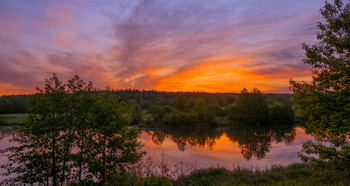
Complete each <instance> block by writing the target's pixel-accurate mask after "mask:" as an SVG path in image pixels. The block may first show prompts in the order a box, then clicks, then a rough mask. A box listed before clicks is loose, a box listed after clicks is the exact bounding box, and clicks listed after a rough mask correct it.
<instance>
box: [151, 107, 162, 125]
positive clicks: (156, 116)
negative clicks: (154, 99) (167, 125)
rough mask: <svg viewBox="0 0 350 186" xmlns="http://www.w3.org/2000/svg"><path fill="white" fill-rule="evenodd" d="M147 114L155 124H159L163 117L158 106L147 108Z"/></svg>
mask: <svg viewBox="0 0 350 186" xmlns="http://www.w3.org/2000/svg"><path fill="white" fill-rule="evenodd" d="M149 112H150V113H151V115H152V117H153V119H154V121H156V122H161V121H162V120H163V118H164V115H165V110H164V108H163V107H161V106H159V105H153V106H152V107H151V108H149Z"/></svg>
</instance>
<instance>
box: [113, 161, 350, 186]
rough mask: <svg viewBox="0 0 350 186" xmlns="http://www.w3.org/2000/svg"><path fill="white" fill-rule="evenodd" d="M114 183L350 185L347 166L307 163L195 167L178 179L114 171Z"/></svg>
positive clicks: (349, 173) (349, 174)
mask: <svg viewBox="0 0 350 186" xmlns="http://www.w3.org/2000/svg"><path fill="white" fill-rule="evenodd" d="M109 183H110V184H111V185H350V172H349V171H348V170H331V169H324V168H317V169H313V168H312V167H310V166H309V165H308V164H305V163H294V164H291V165H289V166H286V167H283V166H274V167H272V168H271V169H268V170H263V171H253V170H249V169H242V168H234V169H232V170H228V169H225V168H207V169H201V170H196V171H194V172H192V173H191V174H190V175H187V176H180V177H179V178H177V179H171V178H169V177H161V176H154V175H152V176H149V177H137V176H132V175H129V174H128V175H126V174H125V175H120V174H115V175H114V176H113V177H112V179H111V181H110V182H109Z"/></svg>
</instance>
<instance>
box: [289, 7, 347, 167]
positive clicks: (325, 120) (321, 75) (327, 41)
mask: <svg viewBox="0 0 350 186" xmlns="http://www.w3.org/2000/svg"><path fill="white" fill-rule="evenodd" d="M349 6H350V2H348V3H347V4H343V3H342V1H341V0H335V1H334V3H333V4H330V3H328V2H326V4H325V6H324V7H323V8H322V9H321V10H320V12H321V14H322V16H323V18H324V19H325V21H324V22H318V25H317V26H318V29H319V32H318V33H317V39H318V41H319V42H318V43H317V44H314V45H312V46H308V45H306V44H303V48H304V50H305V51H306V58H305V59H304V63H306V64H309V65H311V71H312V81H311V82H296V81H294V80H290V83H291V85H292V87H291V90H292V91H293V92H294V94H293V98H292V101H293V102H294V103H295V104H296V105H297V106H298V108H299V110H298V113H299V115H300V116H301V117H302V118H305V119H306V120H307V123H306V124H307V127H308V128H309V129H310V130H311V131H313V133H314V134H316V140H317V142H311V141H309V142H307V143H305V144H304V145H303V150H302V152H301V153H300V156H301V158H302V160H304V161H306V162H310V163H312V164H313V165H318V166H319V165H326V163H327V164H328V165H332V166H334V167H336V168H340V167H343V168H344V166H346V167H349V166H350V144H349V141H350V139H349V137H350V66H349V65H350V52H349V50H350V9H349ZM313 155H316V156H313Z"/></svg>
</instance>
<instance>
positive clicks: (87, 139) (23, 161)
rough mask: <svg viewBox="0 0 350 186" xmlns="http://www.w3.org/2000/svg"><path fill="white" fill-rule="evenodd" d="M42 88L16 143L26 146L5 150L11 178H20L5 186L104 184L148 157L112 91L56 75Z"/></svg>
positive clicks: (7, 168) (74, 78) (33, 99)
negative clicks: (63, 81) (129, 126)
mask: <svg viewBox="0 0 350 186" xmlns="http://www.w3.org/2000/svg"><path fill="white" fill-rule="evenodd" d="M37 90H38V93H37V94H36V95H34V96H33V98H32V100H31V102H30V106H31V108H30V112H29V117H28V121H27V122H26V124H25V125H23V126H21V128H20V130H19V138H15V139H14V141H16V142H18V143H19V144H20V146H18V147H10V148H7V149H5V150H4V151H3V153H6V154H8V159H9V162H10V163H9V164H5V165H2V166H1V167H2V168H5V169H6V170H7V172H6V173H5V175H11V174H16V177H12V178H9V179H8V180H6V181H5V183H7V184H14V183H25V184H45V185H58V184H60V185H65V184H67V183H68V182H86V183H88V182H93V181H95V180H96V181H98V182H99V183H103V182H105V180H106V179H107V178H108V177H110V176H112V173H114V172H123V168H124V166H125V165H126V164H127V163H134V162H136V161H137V160H138V159H139V158H140V156H141V155H142V154H143V153H140V147H141V146H140V143H139V142H138V141H137V139H136V137H137V132H136V131H135V130H128V129H127V125H128V123H129V121H130V119H129V116H128V115H126V114H125V113H126V105H125V104H124V102H120V101H119V100H118V98H117V97H116V96H115V94H113V93H112V92H111V91H109V89H106V90H105V91H103V92H95V91H94V90H95V89H94V88H93V86H92V83H91V82H90V83H85V82H84V81H82V80H80V78H79V76H77V75H76V76H74V77H73V78H72V79H70V80H69V81H68V83H67V84H63V83H62V82H61V81H60V80H59V79H58V78H57V76H56V75H55V74H54V75H53V76H52V77H51V78H50V79H47V80H46V81H45V87H44V89H43V90H41V89H39V88H38V89H37Z"/></svg>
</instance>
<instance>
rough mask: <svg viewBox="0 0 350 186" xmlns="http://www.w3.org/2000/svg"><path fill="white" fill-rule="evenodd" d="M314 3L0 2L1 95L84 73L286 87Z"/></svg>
mask: <svg viewBox="0 0 350 186" xmlns="http://www.w3.org/2000/svg"><path fill="white" fill-rule="evenodd" d="M322 5H323V2H322V1H318V0H310V1H303V0H296V1H290V2H289V1H288V2H287V1H278V0H267V1H263V2H262V1H258V0H253V1H249V2H247V1H226V0H220V1H215V2H214V1H196V0H194V1H186V0H179V1H157V0H139V1H132V2H126V1H98V2H93V1H89V2H88V1H77V2H74V3H72V2H71V1H68V0H63V1H58V0H54V1H30V2H29V1H25V0H22V1H0V24H1V25H2V26H1V27H0V65H1V68H0V95H3V94H18V93H33V92H34V90H35V89H34V87H35V86H40V85H41V82H42V81H43V80H44V78H46V77H48V76H49V75H50V74H52V73H54V72H55V73H58V75H59V76H60V77H61V78H62V79H63V80H65V79H67V78H69V77H72V76H73V75H74V74H79V75H80V76H81V77H82V78H83V79H85V80H87V81H88V80H91V81H93V82H94V83H95V85H96V86H98V87H101V88H103V87H104V86H107V85H110V86H111V87H112V88H115V89H120V88H137V89H156V90H166V91H208V92H238V91H239V90H240V89H241V88H242V87H247V88H252V87H258V88H259V89H261V90H263V91H264V92H288V86H289V84H288V80H289V79H290V78H295V79H303V80H308V79H309V77H310V73H309V72H308V67H307V66H305V65H303V63H302V58H303V56H304V52H303V50H302V49H301V43H302V42H306V43H313V42H315V39H314V38H315V37H314V35H315V33H316V22H317V21H319V20H320V17H319V12H318V10H319V8H321V7H322Z"/></svg>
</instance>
